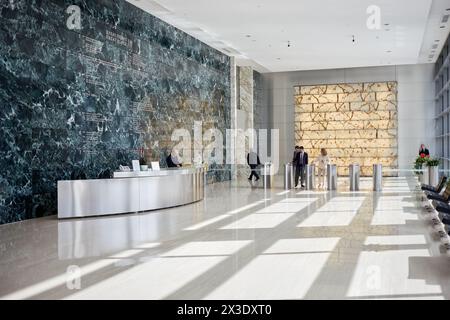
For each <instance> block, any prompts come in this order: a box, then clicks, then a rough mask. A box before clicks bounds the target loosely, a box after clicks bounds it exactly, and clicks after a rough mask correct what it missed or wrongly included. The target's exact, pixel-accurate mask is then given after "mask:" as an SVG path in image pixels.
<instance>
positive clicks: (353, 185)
mask: <svg viewBox="0 0 450 320" xmlns="http://www.w3.org/2000/svg"><path fill="white" fill-rule="evenodd" d="M348 176H349V178H350V191H359V176H360V171H359V164H357V163H352V164H351V165H349V167H348Z"/></svg>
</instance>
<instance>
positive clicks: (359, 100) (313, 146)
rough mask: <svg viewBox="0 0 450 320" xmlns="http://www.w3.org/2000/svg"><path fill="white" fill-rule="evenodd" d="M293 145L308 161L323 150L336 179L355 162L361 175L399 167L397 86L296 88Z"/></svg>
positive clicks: (392, 173) (381, 83) (336, 85)
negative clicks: (378, 168) (375, 168)
mask: <svg viewBox="0 0 450 320" xmlns="http://www.w3.org/2000/svg"><path fill="white" fill-rule="evenodd" d="M294 90H295V97H294V98H295V99H294V101H295V142H296V144H297V145H303V146H304V147H305V149H306V151H307V152H308V153H309V155H310V159H311V160H313V159H314V158H315V157H317V156H318V155H319V153H320V148H326V149H327V151H328V154H329V156H330V158H331V161H332V163H334V164H336V165H337V166H338V174H339V175H348V166H349V164H351V163H358V164H359V165H360V166H361V175H363V176H369V175H372V165H373V164H374V163H381V164H382V165H383V171H384V172H383V174H384V175H386V176H387V175H389V176H392V175H397V173H396V172H389V171H388V170H386V169H397V168H398V152H397V82H368V83H352V84H344V83H343V84H332V85H313V86H311V85H308V86H296V87H294Z"/></svg>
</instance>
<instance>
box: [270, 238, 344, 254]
mask: <svg viewBox="0 0 450 320" xmlns="http://www.w3.org/2000/svg"><path fill="white" fill-rule="evenodd" d="M339 239H340V238H303V239H280V240H278V241H277V242H275V243H274V244H273V245H272V246H271V247H270V248H268V249H267V250H266V251H264V254H270V253H272V254H273V253H306V252H331V251H333V250H334V248H335V247H336V245H337V244H338V242H339Z"/></svg>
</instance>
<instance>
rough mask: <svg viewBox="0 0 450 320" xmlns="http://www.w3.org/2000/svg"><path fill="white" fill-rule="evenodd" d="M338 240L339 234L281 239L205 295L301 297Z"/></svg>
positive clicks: (220, 297) (238, 297)
mask: <svg viewBox="0 0 450 320" xmlns="http://www.w3.org/2000/svg"><path fill="white" fill-rule="evenodd" d="M338 241H339V239H338V238H310V239H281V240H279V241H278V242H276V243H275V244H274V245H272V246H271V247H270V248H268V249H267V250H265V251H264V253H263V254H261V255H260V256H257V257H256V258H255V259H253V260H252V261H251V262H250V263H249V264H248V265H246V266H245V267H244V268H242V269H241V270H239V271H238V272H237V273H236V274H235V275H233V276H232V277H231V278H230V279H229V280H227V281H226V282H225V283H223V284H222V285H220V286H219V287H218V288H217V289H215V290H213V291H212V292H211V293H210V294H209V295H207V296H206V297H205V298H206V299H301V298H303V297H304V296H305V295H306V293H307V292H308V290H309V288H310V287H311V285H312V284H313V283H314V281H315V279H316V278H317V276H318V275H319V274H320V272H321V270H322V268H323V266H324V265H325V263H326V261H327V259H328V257H329V255H330V252H331V251H332V250H333V249H334V246H335V245H336V243H337V242H338ZM311 251H315V252H316V251H326V252H320V253H309V252H311ZM290 252H294V253H290Z"/></svg>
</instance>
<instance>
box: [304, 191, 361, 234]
mask: <svg viewBox="0 0 450 320" xmlns="http://www.w3.org/2000/svg"><path fill="white" fill-rule="evenodd" d="M364 199H365V197H336V198H332V199H331V200H330V201H328V202H327V203H326V204H325V205H323V206H322V207H320V208H319V209H317V210H316V212H314V213H313V214H312V215H311V216H309V217H308V218H306V219H305V220H304V221H302V222H301V223H300V224H299V225H298V227H302V228H306V227H330V226H334V227H336V226H348V225H349V224H350V223H351V222H352V220H353V218H354V217H355V215H356V213H357V212H358V209H359V208H360V206H361V205H362V203H363V201H364Z"/></svg>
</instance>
